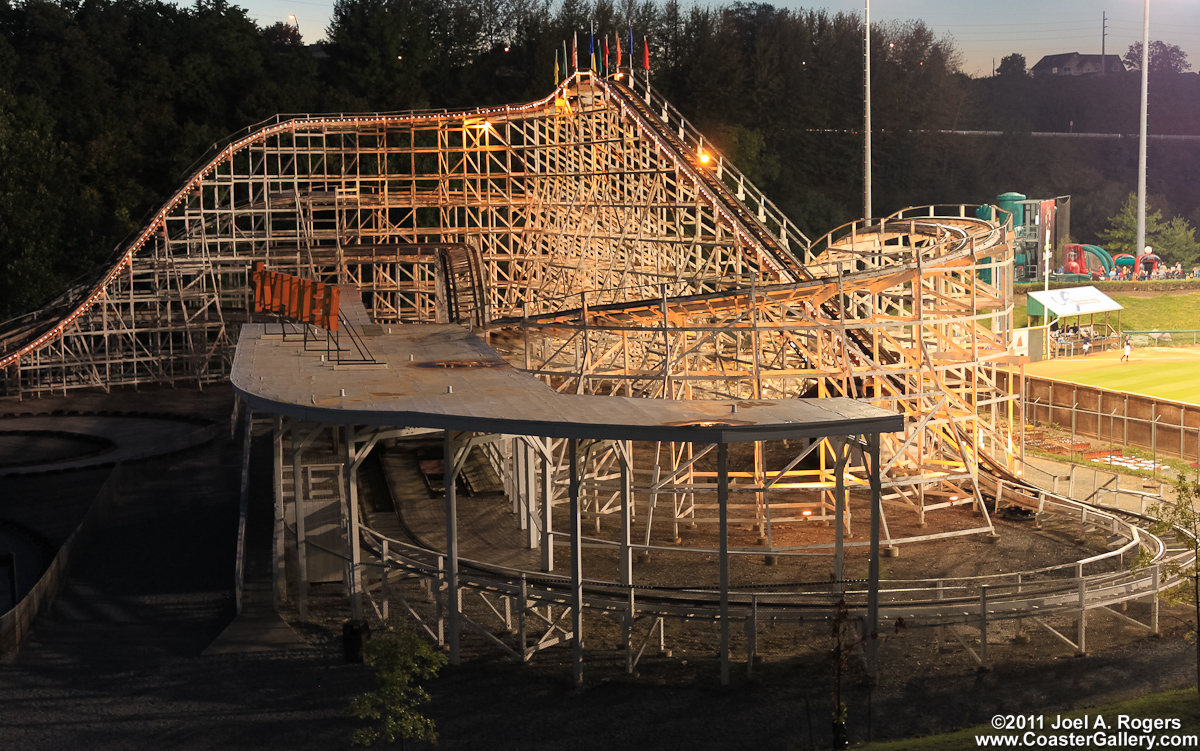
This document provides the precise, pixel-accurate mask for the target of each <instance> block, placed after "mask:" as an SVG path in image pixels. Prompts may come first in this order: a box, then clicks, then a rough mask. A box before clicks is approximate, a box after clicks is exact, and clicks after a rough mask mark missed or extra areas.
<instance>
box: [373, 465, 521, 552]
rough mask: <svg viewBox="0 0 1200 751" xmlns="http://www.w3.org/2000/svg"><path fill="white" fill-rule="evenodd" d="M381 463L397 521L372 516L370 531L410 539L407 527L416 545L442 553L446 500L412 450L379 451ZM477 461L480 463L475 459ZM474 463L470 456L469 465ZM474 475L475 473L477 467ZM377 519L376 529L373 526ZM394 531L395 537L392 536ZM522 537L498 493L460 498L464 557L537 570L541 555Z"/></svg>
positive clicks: (460, 539) (508, 505)
mask: <svg viewBox="0 0 1200 751" xmlns="http://www.w3.org/2000/svg"><path fill="white" fill-rule="evenodd" d="M377 451H378V452H379V460H380V464H382V465H383V471H384V475H385V476H386V477H387V484H388V488H389V490H390V491H391V494H392V499H393V500H394V502H395V504H396V515H397V517H398V519H397V520H396V521H394V522H391V524H393V525H394V527H391V526H389V524H388V523H387V522H386V521H384V520H382V519H378V517H379V516H381V515H380V514H372V515H370V518H369V519H368V523H370V524H372V526H373V528H374V529H375V530H376V531H377V532H379V533H381V534H384V535H387V536H388V537H392V538H393V539H399V540H404V539H407V538H408V537H409V535H407V534H405V533H404V531H403V529H404V528H407V530H408V531H409V532H411V533H412V536H413V537H415V538H416V539H415V540H413V542H415V543H416V544H419V545H423V546H425V547H428V548H431V549H433V550H439V551H445V550H446V499H445V496H444V495H440V494H439V495H437V496H432V497H431V494H430V492H429V488H428V486H427V485H426V483H425V478H424V477H422V475H421V472H420V470H419V469H418V467H417V458H416V454H415V453H414V451H412V450H411V449H407V448H406V447H404V446H400V447H397V448H382V447H380V448H379V449H377ZM478 460H479V461H483V459H482V457H479V459H478ZM475 461H476V457H471V460H470V462H471V463H473V462H475ZM476 471H478V470H477V469H476ZM376 521H378V524H379V526H375V522H376ZM393 530H394V531H395V533H396V534H395V535H393V533H392V532H393ZM525 534H526V533H524V532H522V531H521V529H520V526H519V524H518V521H517V517H516V515H515V514H513V513H512V504H511V502H510V501H509V500H508V498H507V497H506V496H505V495H504V494H502V493H478V494H476V495H474V496H466V495H462V494H460V495H459V496H458V547H459V555H460V556H461V557H462V558H466V559H470V560H476V561H481V562H484V563H491V564H496V565H500V566H510V567H513V568H524V569H529V570H533V569H536V568H538V566H539V563H540V555H539V553H538V551H536V550H529V549H528V548H526V547H525Z"/></svg>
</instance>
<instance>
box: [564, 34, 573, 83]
mask: <svg viewBox="0 0 1200 751" xmlns="http://www.w3.org/2000/svg"><path fill="white" fill-rule="evenodd" d="M570 71H571V66H569V65H567V40H566V39H564V40H563V56H562V75H563V80H566V78H567V76H569V75H571V73H570Z"/></svg>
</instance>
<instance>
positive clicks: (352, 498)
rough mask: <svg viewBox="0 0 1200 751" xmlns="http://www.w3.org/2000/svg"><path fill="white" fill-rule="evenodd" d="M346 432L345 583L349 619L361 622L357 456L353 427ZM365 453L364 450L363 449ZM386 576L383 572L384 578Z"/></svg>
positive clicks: (350, 426)
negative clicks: (346, 524)
mask: <svg viewBox="0 0 1200 751" xmlns="http://www.w3.org/2000/svg"><path fill="white" fill-rule="evenodd" d="M345 431H346V441H345V443H346V447H345V450H346V456H345V461H346V466H345V481H346V493H345V497H346V506H347V508H346V512H347V513H346V519H347V520H348V528H347V529H346V538H347V539H346V542H347V544H348V546H349V548H350V561H349V566H350V575H349V576H348V577H347V579H346V580H347V582H348V583H349V585H350V617H351V618H352V619H354V620H356V621H361V620H362V617H363V599H362V565H361V563H362V561H361V558H360V554H361V551H360V548H359V529H358V464H359V460H358V456H357V452H356V451H355V448H354V445H355V434H354V426H353V425H347V426H345ZM364 453H365V449H364ZM386 575H387V572H386V570H385V572H384V576H386Z"/></svg>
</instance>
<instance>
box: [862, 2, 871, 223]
mask: <svg viewBox="0 0 1200 751" xmlns="http://www.w3.org/2000/svg"><path fill="white" fill-rule="evenodd" d="M863 218H864V219H870V218H871V0H866V9H865V10H864V12H863Z"/></svg>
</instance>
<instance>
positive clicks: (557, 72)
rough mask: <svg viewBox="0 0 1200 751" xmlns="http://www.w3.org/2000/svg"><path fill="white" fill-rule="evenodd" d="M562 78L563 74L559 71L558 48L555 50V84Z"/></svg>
mask: <svg viewBox="0 0 1200 751" xmlns="http://www.w3.org/2000/svg"><path fill="white" fill-rule="evenodd" d="M561 80H562V76H561V75H560V73H559V67H558V50H554V85H555V86H557V85H558V83H559V81H561Z"/></svg>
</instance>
